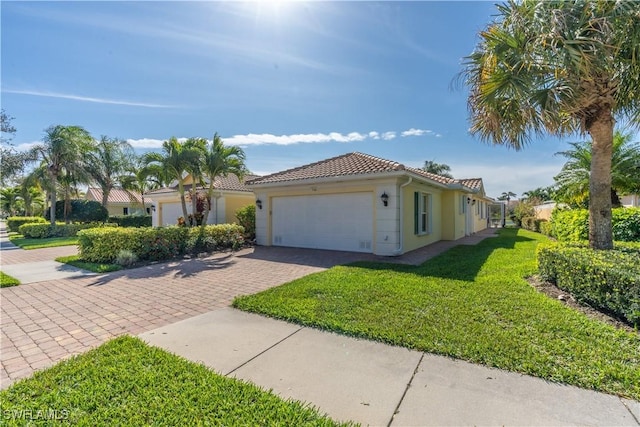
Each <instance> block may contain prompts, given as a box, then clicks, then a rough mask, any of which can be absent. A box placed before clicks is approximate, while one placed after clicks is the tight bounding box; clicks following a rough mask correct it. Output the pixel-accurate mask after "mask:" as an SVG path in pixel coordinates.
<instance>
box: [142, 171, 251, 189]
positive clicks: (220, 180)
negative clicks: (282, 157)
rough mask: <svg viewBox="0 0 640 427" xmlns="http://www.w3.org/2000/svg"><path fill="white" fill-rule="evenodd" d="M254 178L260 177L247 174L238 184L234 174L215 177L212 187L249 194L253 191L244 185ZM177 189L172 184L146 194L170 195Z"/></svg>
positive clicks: (186, 186) (188, 186) (175, 185)
mask: <svg viewBox="0 0 640 427" xmlns="http://www.w3.org/2000/svg"><path fill="white" fill-rule="evenodd" d="M256 178H260V175H253V174H248V175H245V176H244V179H243V180H242V182H240V180H239V179H238V177H237V176H236V175H234V174H229V175H227V176H219V177H216V179H215V181H214V186H215V188H216V190H222V191H246V192H249V193H250V192H251V191H253V190H251V189H250V188H249V187H247V186H246V185H245V183H246V182H247V181H248V180H252V179H256ZM185 188H186V189H189V188H191V185H185ZM177 189H178V184H173V183H172V185H170V186H169V187H163V188H159V189H157V190H154V191H150V192H149V193H147V194H163V193H172V192H174V191H176V190H177Z"/></svg>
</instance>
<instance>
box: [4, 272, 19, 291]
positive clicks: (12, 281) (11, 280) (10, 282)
mask: <svg viewBox="0 0 640 427" xmlns="http://www.w3.org/2000/svg"><path fill="white" fill-rule="evenodd" d="M19 284H20V281H19V280H18V279H16V278H15V277H12V276H9V275H8V274H5V273H4V272H2V271H0V288H8V287H9V286H18V285H19Z"/></svg>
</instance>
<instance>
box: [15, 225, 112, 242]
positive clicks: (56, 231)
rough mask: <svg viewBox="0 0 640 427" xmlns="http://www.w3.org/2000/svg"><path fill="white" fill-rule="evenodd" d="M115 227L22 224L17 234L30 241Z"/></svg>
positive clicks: (70, 235) (71, 235) (72, 235)
mask: <svg viewBox="0 0 640 427" xmlns="http://www.w3.org/2000/svg"><path fill="white" fill-rule="evenodd" d="M104 226H110V227H117V226H118V225H117V224H103V223H91V224H65V223H63V222H58V223H56V224H55V225H51V224H24V225H21V226H20V228H19V229H18V231H19V233H20V234H22V235H23V236H24V237H27V238H30V239H46V238H49V237H74V236H76V235H77V234H78V231H80V230H86V229H88V228H96V227H104Z"/></svg>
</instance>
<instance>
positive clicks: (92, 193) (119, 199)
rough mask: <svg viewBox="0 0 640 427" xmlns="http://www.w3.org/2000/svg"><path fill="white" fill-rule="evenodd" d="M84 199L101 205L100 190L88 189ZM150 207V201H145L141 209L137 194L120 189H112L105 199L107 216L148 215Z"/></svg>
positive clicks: (140, 200) (139, 198)
mask: <svg viewBox="0 0 640 427" xmlns="http://www.w3.org/2000/svg"><path fill="white" fill-rule="evenodd" d="M85 199H87V200H94V201H96V202H98V203H102V189H101V188H93V187H89V188H88V189H87V193H86V195H85ZM151 205H152V203H151V200H146V199H145V201H144V207H143V206H142V198H141V197H140V195H139V194H136V193H134V192H128V191H126V190H123V189H121V188H113V189H112V190H111V191H109V198H108V199H107V210H108V211H109V216H114V215H149V214H151Z"/></svg>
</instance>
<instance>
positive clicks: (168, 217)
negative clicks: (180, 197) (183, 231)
mask: <svg viewBox="0 0 640 427" xmlns="http://www.w3.org/2000/svg"><path fill="white" fill-rule="evenodd" d="M160 206H161V207H162V224H160V225H176V224H178V218H179V217H181V216H184V215H183V214H182V204H181V203H163V204H162V205H160ZM187 208H188V206H187Z"/></svg>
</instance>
